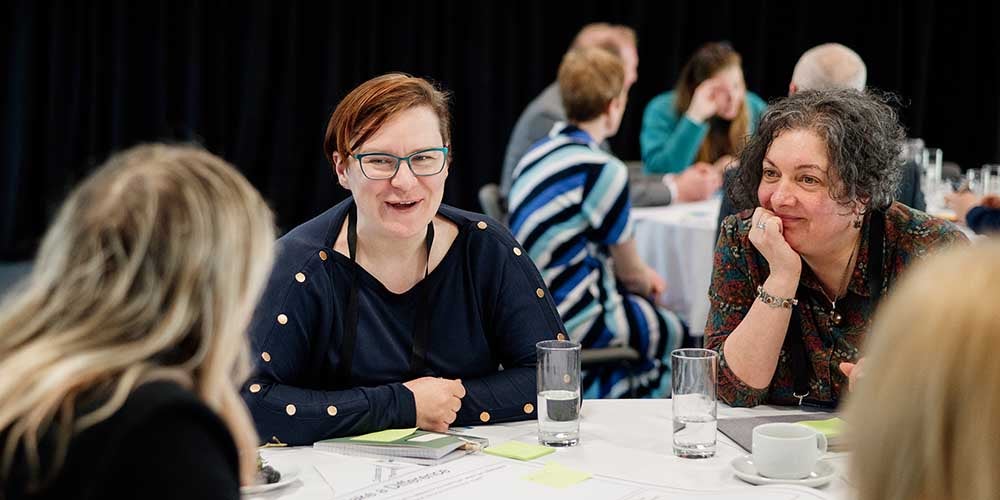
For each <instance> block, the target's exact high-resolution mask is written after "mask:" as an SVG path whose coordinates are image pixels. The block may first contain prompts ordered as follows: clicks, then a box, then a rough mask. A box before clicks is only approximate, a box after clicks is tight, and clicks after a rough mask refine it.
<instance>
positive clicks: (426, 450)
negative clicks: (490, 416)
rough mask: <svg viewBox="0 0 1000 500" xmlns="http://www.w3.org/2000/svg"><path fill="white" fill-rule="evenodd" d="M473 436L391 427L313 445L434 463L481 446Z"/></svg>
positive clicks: (341, 452)
mask: <svg viewBox="0 0 1000 500" xmlns="http://www.w3.org/2000/svg"><path fill="white" fill-rule="evenodd" d="M470 442H471V441H470V439H468V438H464V437H460V436H456V435H452V434H440V433H436V432H427V431H422V430H416V429H389V430H385V431H379V432H373V433H371V434H365V435H362V436H354V437H343V438H334V439H326V440H323V441H317V442H316V443H314V444H313V448H315V449H317V450H323V451H332V452H336V453H340V454H343V455H357V456H367V457H372V458H384V459H390V460H400V461H404V462H410V463H417V464H421V465H434V464H439V463H443V462H447V461H450V460H454V459H456V458H458V457H460V456H462V455H465V454H466V453H470V452H472V451H475V450H476V449H478V448H479V445H478V444H475V443H473V444H474V446H470V445H469V444H470Z"/></svg>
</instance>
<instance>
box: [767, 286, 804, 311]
mask: <svg viewBox="0 0 1000 500" xmlns="http://www.w3.org/2000/svg"><path fill="white" fill-rule="evenodd" d="M757 298H758V299H760V301H761V302H763V303H765V304H767V305H768V306H770V307H773V308H775V309H778V308H780V307H783V308H785V309H791V308H792V307H794V306H797V305H799V300H798V299H796V298H795V297H792V298H790V299H786V298H784V297H775V296H774V295H771V294H769V293H767V292H765V291H764V285H760V286H758V287H757Z"/></svg>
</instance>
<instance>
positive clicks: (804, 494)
mask: <svg viewBox="0 0 1000 500" xmlns="http://www.w3.org/2000/svg"><path fill="white" fill-rule="evenodd" d="M781 413H799V410H797V409H794V408H773V407H757V408H753V409H747V408H729V407H726V406H721V405H720V407H719V417H720V418H727V417H748V416H763V415H773V414H781ZM581 414H582V420H581V427H580V444H578V445H577V446H574V447H571V448H557V449H556V451H555V453H552V454H550V455H546V456H544V457H542V458H539V459H536V460H534V461H532V462H528V463H522V462H517V465H519V466H522V467H525V466H528V464H530V465H531V466H535V467H537V466H538V465H537V463H546V462H550V461H552V462H557V463H558V464H560V465H563V466H565V467H569V468H571V469H575V470H579V471H584V472H589V473H591V474H594V476H595V477H607V478H617V479H619V480H623V481H631V482H634V484H646V485H654V486H658V487H666V488H670V489H671V490H674V491H676V492H679V493H678V494H676V495H675V497H677V495H679V498H712V499H717V498H719V499H721V498H726V499H736V498H762V497H763V496H764V494H765V493H768V494H769V496H768V498H782V499H787V500H792V499H800V500H804V499H810V500H816V499H826V498H828V499H847V498H850V497H851V496H852V492H851V486H850V485H849V483H848V482H847V481H846V480H845V478H844V471H845V470H846V466H847V455H846V454H845V453H828V454H827V455H826V456H825V457H824V458H823V460H825V461H827V462H828V463H830V464H831V465H833V466H834V468H836V469H837V471H838V477H836V478H835V479H834V480H833V482H832V483H830V484H828V485H826V486H822V487H820V488H817V489H815V490H812V489H805V488H801V489H798V490H789V491H783V492H778V493H779V494H778V495H777V496H775V492H774V491H770V490H762V489H760V488H759V487H752V486H750V485H748V484H746V483H744V482H742V481H741V480H739V479H737V478H736V477H735V476H734V474H733V472H732V470H731V467H730V465H729V463H730V461H731V460H732V459H733V458H735V457H737V456H740V455H742V454H745V453H746V452H745V451H744V450H743V449H742V448H740V447H739V446H738V445H736V444H735V443H734V442H733V441H731V440H730V439H729V438H728V437H726V436H725V435H724V434H722V433H719V434H718V444H717V451H716V456H715V457H714V458H709V459H682V458H678V457H675V456H673V451H672V432H673V431H672V422H671V402H670V400H668V399H660V400H655V399H654V400H649V399H647V400H586V401H584V404H583V410H582V412H581ZM461 431H462V432H464V433H467V434H472V435H477V436H484V437H488V438H489V439H490V442H491V444H499V443H501V442H503V441H507V440H511V439H513V440H518V441H524V442H529V443H537V423H536V422H535V421H526V422H518V423H513V424H499V425H493V426H481V427H473V428H470V429H467V430H461ZM262 455H263V456H264V458H265V459H267V460H268V461H269V462H270V463H271V464H272V465H274V466H275V467H277V468H278V470H282V469H288V468H297V469H298V471H299V472H298V478H297V480H296V481H294V482H293V483H291V484H290V485H288V486H286V487H284V488H282V489H279V490H275V491H273V492H270V493H265V494H259V495H254V496H252V497H250V498H254V499H303V500H306V499H330V498H334V497H336V496H337V495H342V494H345V493H347V491H345V489H349V488H347V486H348V485H347V484H346V483H350V482H354V483H356V482H357V481H358V480H361V479H363V478H357V477H355V476H356V475H357V474H363V472H359V473H357V474H355V473H351V472H349V471H348V470H347V469H350V468H351V467H352V463H355V464H359V470H361V469H360V463H361V462H366V461H368V459H364V458H358V457H344V456H342V455H336V454H333V453H326V452H320V451H315V450H313V449H312V448H309V447H305V448H284V449H283V448H268V449H264V450H262ZM478 456H479V455H478V454H477V455H470V456H468V457H466V458H461V459H459V460H458V461H456V462H452V463H454V464H458V463H461V462H462V461H463V460H468V459H469V458H472V457H478ZM486 457H490V456H488V455H487V456H486ZM486 457H482V458H481V460H485V459H486ZM490 458H492V457H490ZM496 460H502V461H507V459H496ZM369 463H370V462H369ZM321 469H324V470H326V471H328V472H327V474H330V472H329V471H331V470H332V471H334V473H335V474H336V471H338V470H339V471H340V472H339V474H341V475H340V477H341V478H343V479H340V480H338V479H334V480H333V481H332V483H333V484H329V483H328V481H327V480H324V478H323V476H322V475H321V474H320V472H319V471H320V470H321ZM427 470H430V469H427ZM352 474H353V475H352ZM338 481H339V482H340V483H341V484H340V486H339V488H338V484H337V483H338ZM520 481H523V480H522V479H515V480H514V481H513V482H512V483H511V484H510V486H509V487H504V488H500V489H498V490H496V491H494V492H490V493H489V494H486V495H485V496H484V495H482V494H480V493H477V495H476V496H475V498H476V499H477V500H482V499H483V498H496V499H502V500H509V499H510V498H511V496H510V495H511V494H512V492H513V489H514V488H516V487H518V485H519V484H520V483H519V482H520ZM586 484H587V483H586V482H584V483H580V486H585V485H586ZM595 484H596V483H595ZM708 492H715V493H714V494H711V495H710V494H709V493H708ZM450 493H451V494H452V496H454V493H455V492H454V491H452V492H450ZM571 493H572V491H570V490H569V489H567V490H560V489H555V488H553V489H551V494H550V495H546V497H547V498H569V497H571V495H570V496H567V495H569V494H571ZM434 497H435V496H434V495H433V494H432V495H431V496H421V497H420V498H434ZM338 498H340V497H338ZM379 498H381V497H379ZM392 498H406V496H405V495H403V496H392ZM470 498H471V497H470ZM671 498H673V497H671Z"/></svg>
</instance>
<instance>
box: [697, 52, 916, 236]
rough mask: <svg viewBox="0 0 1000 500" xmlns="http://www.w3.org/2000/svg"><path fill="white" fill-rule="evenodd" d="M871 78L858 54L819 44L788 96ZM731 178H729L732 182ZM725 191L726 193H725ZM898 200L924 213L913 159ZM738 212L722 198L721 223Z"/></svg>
mask: <svg viewBox="0 0 1000 500" xmlns="http://www.w3.org/2000/svg"><path fill="white" fill-rule="evenodd" d="M867 79H868V68H867V67H866V66H865V62H864V61H863V60H861V56H859V55H858V53H857V52H854V51H853V50H851V49H849V48H848V47H845V46H844V45H841V44H839V43H824V44H822V45H817V46H816V47H813V48H811V49H809V50H807V51H805V53H803V54H802V57H800V58H799V62H798V63H796V64H795V70H794V71H792V81H791V82H789V83H788V95H792V94H794V93H796V92H799V91H801V90H832V89H855V90H862V91H863V90H864V89H865V82H866V81H867ZM729 178H730V176H729V175H727V176H726V182H727V183H728V182H729ZM723 191H725V190H723ZM896 199H897V200H899V202H900V203H902V204H904V205H907V206H909V207H911V208H915V209H917V210H925V209H926V208H927V202H926V201H925V200H924V193H923V191H922V190H921V189H920V168H919V166H918V165H917V163H916V162H915V161H913V160H907V162H906V164H904V165H903V178H902V179H900V182H899V187H898V189H897V190H896ZM734 213H736V208H735V207H734V206H733V204H732V200H730V199H729V196H728V195H726V196H723V198H722V207H721V208H720V210H719V223H718V225H717V226H716V230H715V232H716V235H718V232H719V230H718V227H721V226H722V220H723V219H725V218H726V217H727V216H729V215H732V214H734Z"/></svg>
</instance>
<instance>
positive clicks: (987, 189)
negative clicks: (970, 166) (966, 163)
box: [970, 163, 1000, 196]
mask: <svg viewBox="0 0 1000 500" xmlns="http://www.w3.org/2000/svg"><path fill="white" fill-rule="evenodd" d="M979 170H980V171H981V172H982V177H983V195H984V196H985V195H989V194H995V195H1000V165H991V164H989V163H987V164H985V165H983V167H982V168H981V169H979ZM970 172H971V170H970Z"/></svg>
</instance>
